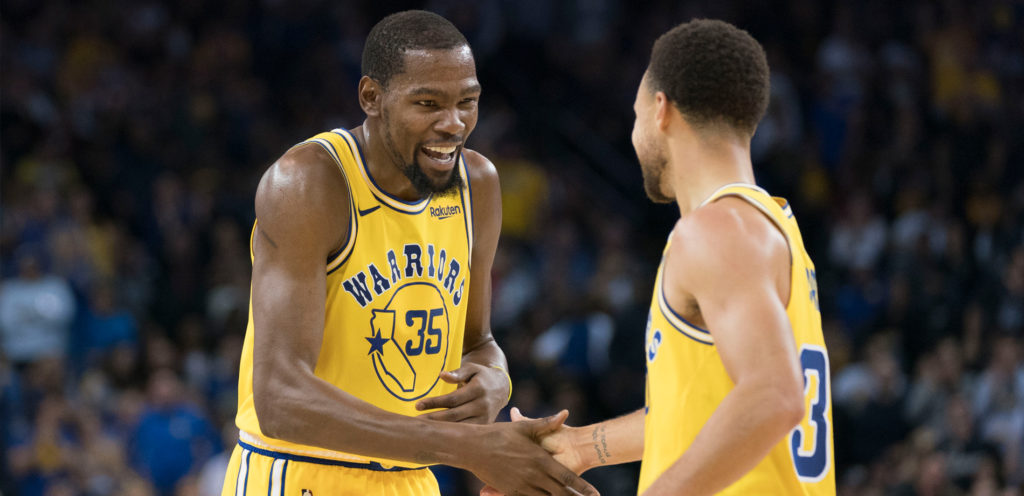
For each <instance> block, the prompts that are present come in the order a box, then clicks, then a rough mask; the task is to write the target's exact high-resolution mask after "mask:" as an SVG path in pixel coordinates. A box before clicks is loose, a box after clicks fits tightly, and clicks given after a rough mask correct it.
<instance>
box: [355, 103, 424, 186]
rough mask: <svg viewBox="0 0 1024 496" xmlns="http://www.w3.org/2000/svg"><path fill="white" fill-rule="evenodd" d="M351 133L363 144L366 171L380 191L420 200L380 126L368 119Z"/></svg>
mask: <svg viewBox="0 0 1024 496" xmlns="http://www.w3.org/2000/svg"><path fill="white" fill-rule="evenodd" d="M351 132H352V136H353V137H355V139H356V141H358V142H359V143H361V144H362V147H363V159H364V161H365V165H366V170H367V172H369V174H370V176H372V177H373V181H374V182H375V183H377V186H378V187H379V188H380V189H382V190H384V191H385V192H387V193H388V194H390V195H392V196H395V197H398V198H401V199H403V200H406V201H416V200H419V199H420V195H419V193H418V192H417V191H416V188H414V187H413V185H412V182H411V181H409V178H408V177H405V174H404V173H403V172H402V170H401V169H400V166H399V165H396V164H395V160H394V157H392V156H391V153H390V152H389V151H388V148H387V143H386V142H385V141H384V135H383V130H381V127H380V126H374V125H373V124H372V123H371V122H370V120H369V119H367V120H364V121H363V125H361V126H359V127H357V128H355V129H352V131H351Z"/></svg>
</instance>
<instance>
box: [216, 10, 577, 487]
mask: <svg viewBox="0 0 1024 496" xmlns="http://www.w3.org/2000/svg"><path fill="white" fill-rule="evenodd" d="M362 69H363V77H362V78H361V79H360V81H359V90H358V97H359V103H360V105H361V106H362V108H363V110H364V111H365V113H366V120H365V121H364V122H363V124H362V125H361V126H359V127H356V128H354V129H352V130H345V129H336V130H333V131H331V132H325V133H321V134H318V135H316V136H314V137H313V138H311V139H309V140H307V141H304V142H302V143H299V144H297V145H295V146H294V147H293V148H291V149H290V150H288V151H287V152H286V153H285V154H284V155H283V156H282V157H281V158H280V159H279V160H278V161H277V162H276V163H275V164H274V165H273V166H271V167H270V169H269V170H268V171H267V172H266V174H265V175H264V176H263V179H262V180H261V181H260V185H259V188H258V189H257V191H256V205H255V207H256V219H257V220H256V224H255V226H254V227H253V233H252V239H251V256H252V259H253V275H252V303H251V305H250V313H249V325H248V329H247V330H246V336H245V342H244V347H243V351H242V365H241V371H240V377H239V387H238V389H239V398H238V414H237V417H236V423H237V425H238V428H239V430H240V431H241V432H240V434H239V437H240V442H239V444H238V446H237V447H236V448H235V450H234V453H233V454H232V457H231V461H230V464H229V467H228V472H227V477H226V482H225V485H224V490H223V494H224V495H225V496H227V495H244V494H254V495H263V494H268V495H271V496H277V495H283V494H287V495H299V494H302V495H313V496H326V495H359V496H364V495H417V496H418V495H437V494H438V485H437V482H436V481H435V479H434V477H433V475H432V474H431V472H430V471H429V470H428V469H426V468H425V466H426V465H430V464H436V463H444V464H448V465H453V466H456V467H461V468H464V469H467V470H470V471H472V472H473V473H475V474H476V475H477V476H479V477H480V478H481V479H482V480H484V481H486V482H487V483H489V484H492V485H494V486H496V487H499V488H501V489H503V490H504V491H506V492H510V493H515V494H524V495H527V494H528V495H533V494H559V495H561V494H579V493H583V494H596V491H594V490H593V488H592V487H589V486H588V485H587V484H586V483H585V482H583V481H582V479H580V478H579V477H578V476H577V475H576V474H574V473H572V472H571V471H570V470H568V469H566V468H565V467H563V466H561V465H559V464H558V463H557V462H555V460H554V459H553V458H552V457H551V455H549V454H548V453H547V452H545V451H544V450H543V449H542V448H541V447H540V446H539V445H538V444H537V442H536V439H537V438H538V437H539V436H540V435H542V434H543V433H545V432H547V431H550V430H552V429H554V428H557V427H558V426H559V425H560V424H561V422H562V421H563V420H564V418H565V415H566V413H565V412H562V413H561V414H560V415H557V416H554V417H551V418H548V419H545V420H543V421H537V422H531V423H528V424H524V425H523V426H521V427H519V426H516V425H514V424H492V423H491V422H493V420H494V417H495V416H496V415H497V413H498V411H499V409H501V408H502V407H503V406H504V405H505V403H507V401H508V398H509V393H510V390H511V384H510V381H509V378H508V374H507V373H506V372H505V367H506V362H505V357H504V355H503V353H502V351H501V349H500V348H499V347H498V346H497V344H495V342H494V339H493V338H492V337H491V333H490V329H489V317H490V315H489V314H490V307H489V305H490V304H489V300H490V290H491V282H490V271H491V263H492V261H493V258H494V252H495V249H496V246H497V242H498V232H499V229H500V223H501V211H500V208H501V203H500V198H501V195H500V192H499V188H498V178H497V174H496V171H495V169H494V166H493V165H492V164H491V163H490V162H489V161H488V160H487V159H486V158H484V157H483V156H481V155H480V154H478V153H476V152H473V151H472V150H469V149H467V148H464V146H465V143H466V139H467V138H468V137H469V134H470V132H472V131H473V128H474V126H475V125H476V121H477V100H478V99H479V97H480V84H479V83H478V81H477V79H476V68H475V62H474V60H473V54H472V52H471V51H470V48H469V46H468V44H467V42H466V39H465V38H464V37H463V36H462V34H461V33H459V31H458V30H457V29H456V28H455V27H454V26H453V25H452V24H451V23H449V22H448V21H446V20H445V19H443V18H441V17H440V16H437V15H435V14H431V13H428V12H423V11H408V12H401V13H398V14H394V15H391V16H388V17H386V18H385V19H383V20H382V21H380V22H379V23H378V24H377V25H376V26H375V27H374V28H373V29H372V31H371V32H370V34H369V36H368V38H367V41H366V46H365V49H364V52H363V61H362Z"/></svg>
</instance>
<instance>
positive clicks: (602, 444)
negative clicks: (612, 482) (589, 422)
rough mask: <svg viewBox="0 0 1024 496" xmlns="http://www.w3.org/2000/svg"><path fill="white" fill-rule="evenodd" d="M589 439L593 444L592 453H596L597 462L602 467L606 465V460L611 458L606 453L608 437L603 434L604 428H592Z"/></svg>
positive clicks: (609, 454) (608, 453) (607, 452)
mask: <svg viewBox="0 0 1024 496" xmlns="http://www.w3.org/2000/svg"><path fill="white" fill-rule="evenodd" d="M590 439H591V440H592V441H593V442H594V451H595V452H596V453H597V460H598V461H599V462H600V463H601V465H604V464H606V463H608V459H609V458H611V456H612V455H611V453H610V452H609V451H608V435H607V433H606V432H605V429H604V426H603V425H601V426H597V427H594V432H592V433H591V434H590Z"/></svg>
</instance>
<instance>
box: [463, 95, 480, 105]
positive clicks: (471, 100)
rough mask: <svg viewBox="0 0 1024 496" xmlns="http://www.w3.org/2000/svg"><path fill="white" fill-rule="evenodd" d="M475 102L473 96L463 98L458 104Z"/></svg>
mask: <svg viewBox="0 0 1024 496" xmlns="http://www.w3.org/2000/svg"><path fill="white" fill-rule="evenodd" d="M475 103H476V98H475V97H471V98H464V99H463V100H462V101H461V102H459V104H460V105H473V104H475Z"/></svg>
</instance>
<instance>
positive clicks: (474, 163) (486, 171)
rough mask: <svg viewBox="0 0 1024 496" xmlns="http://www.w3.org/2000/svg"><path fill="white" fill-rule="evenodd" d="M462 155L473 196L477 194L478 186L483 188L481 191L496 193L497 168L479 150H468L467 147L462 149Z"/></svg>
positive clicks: (497, 186) (497, 187) (497, 188)
mask: <svg viewBox="0 0 1024 496" xmlns="http://www.w3.org/2000/svg"><path fill="white" fill-rule="evenodd" d="M462 156H463V157H465V160H466V172H467V174H468V175H469V180H470V185H471V187H472V188H473V196H474V198H475V197H476V195H477V192H476V190H477V189H478V188H479V189H481V190H484V191H481V192H485V193H498V191H499V189H500V186H499V184H498V169H497V168H496V167H494V164H493V163H491V161H490V160H489V159H488V158H487V157H485V156H483V154H481V153H480V152H477V151H474V150H470V149H469V148H466V149H464V150H463V151H462Z"/></svg>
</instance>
